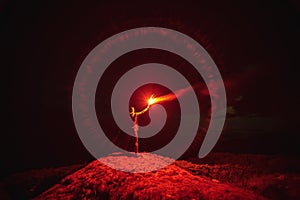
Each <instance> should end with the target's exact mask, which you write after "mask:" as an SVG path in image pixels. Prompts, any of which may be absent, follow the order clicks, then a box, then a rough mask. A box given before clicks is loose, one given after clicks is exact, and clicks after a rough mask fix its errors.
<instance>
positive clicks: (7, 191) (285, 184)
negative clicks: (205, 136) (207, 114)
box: [1, 153, 300, 199]
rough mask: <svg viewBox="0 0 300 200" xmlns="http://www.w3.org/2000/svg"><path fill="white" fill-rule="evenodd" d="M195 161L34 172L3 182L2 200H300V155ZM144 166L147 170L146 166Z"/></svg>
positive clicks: (124, 158) (124, 161) (121, 158)
mask: <svg viewBox="0 0 300 200" xmlns="http://www.w3.org/2000/svg"><path fill="white" fill-rule="evenodd" d="M144 157H145V156H144ZM105 159H113V160H114V162H115V163H120V166H121V167H128V166H130V165H133V166H138V165H137V164H136V163H134V162H133V160H135V159H141V158H138V157H135V156H129V154H127V155H125V154H124V155H123V154H115V155H113V156H111V157H107V158H105ZM146 159H147V160H148V162H149V165H150V166H153V165H156V164H157V165H158V164H160V163H157V162H161V161H162V160H161V159H158V157H157V156H156V155H153V156H149V155H147V156H146ZM191 160H192V161H193V162H194V163H198V164H192V163H191V162H188V161H176V162H175V163H174V164H172V165H170V166H168V167H165V168H163V169H161V170H158V171H156V172H149V173H146V174H143V175H142V174H133V173H125V172H120V171H116V170H114V169H111V168H109V167H107V166H105V165H103V164H101V163H99V162H98V161H93V162H91V163H89V164H87V165H74V166H70V167H64V168H54V169H43V170H32V171H30V172H24V173H19V174H14V175H12V176H10V177H7V178H6V179H4V180H3V181H2V183H1V185H2V187H1V190H2V192H1V195H2V196H1V199H5V198H3V197H6V198H12V199H20V197H23V199H26V197H27V198H30V197H37V199H47V198H50V199H51V198H54V199H84V198H87V199H108V198H111V199H119V198H121V199H136V198H139V199H147V198H148V199H149V197H150V198H151V199H160V198H163V199H176V198H183V199H198V198H201V199H216V198H217V199H218V198H219V199H224V198H225V199H263V198H267V199H299V197H300V194H299V190H298V186H299V183H300V176H299V159H297V158H296V157H284V156H265V155H246V154H242V155H236V154H226V153H225V154H224V153H215V154H211V155H210V156H208V157H206V158H205V159H203V160H197V159H191ZM144 161H145V160H144ZM142 167H147V165H146V163H143V164H142ZM66 175H67V176H66ZM55 183H56V184H55ZM43 191H46V192H44V193H43ZM41 193H42V194H41ZM5 195H6V196H5Z"/></svg>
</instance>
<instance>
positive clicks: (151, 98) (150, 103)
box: [148, 94, 156, 105]
mask: <svg viewBox="0 0 300 200" xmlns="http://www.w3.org/2000/svg"><path fill="white" fill-rule="evenodd" d="M153 96H154V95H153V94H152V95H151V97H150V98H149V99H148V105H152V104H155V103H156V98H154V97H153Z"/></svg>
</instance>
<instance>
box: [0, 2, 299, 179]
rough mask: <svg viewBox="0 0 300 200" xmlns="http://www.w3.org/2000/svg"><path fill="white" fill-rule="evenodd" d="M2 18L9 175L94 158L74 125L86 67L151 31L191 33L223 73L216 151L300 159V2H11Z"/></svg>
mask: <svg viewBox="0 0 300 200" xmlns="http://www.w3.org/2000/svg"><path fill="white" fill-rule="evenodd" d="M208 2H209V3H208ZM0 14H1V16H0V34H1V35H0V40H1V43H0V46H1V70H2V72H1V75H2V76H1V79H2V81H3V83H2V86H3V90H2V92H1V98H2V99H3V100H4V102H3V103H2V104H1V105H2V112H1V113H2V129H1V139H0V143H1V144H0V145H1V157H0V159H1V168H2V170H1V175H5V174H7V173H11V172H14V171H23V170H26V169H30V168H41V167H53V166H60V165H68V164H72V163H80V162H87V161H89V160H91V159H92V156H91V155H90V154H89V153H88V152H87V151H86V150H85V148H84V146H83V145H82V143H81V141H80V139H79V137H78V135H77V133H76V130H75V126H74V123H73V118H72V110H71V96H72V86H73V82H74V80H75V76H76V73H77V70H78V69H79V67H80V64H81V62H82V61H83V59H84V58H85V56H86V55H87V54H88V53H89V52H90V51H91V50H92V49H93V48H94V47H95V46H96V45H97V44H99V43H100V42H101V41H103V40H104V39H106V38H108V37H110V36H111V35H113V34H116V33H118V32H120V31H125V30H128V29H130V28H136V27H142V26H162V27H166V28H171V29H174V30H177V31H180V32H183V33H185V34H187V35H189V36H190V37H192V38H194V39H196V40H197V41H198V42H199V43H200V44H201V45H203V46H204V47H205V48H206V50H207V51H208V52H209V54H210V55H211V56H212V58H213V59H214V61H215V62H216V64H217V66H218V67H219V70H220V72H221V74H222V76H223V79H224V81H225V86H226V90H227V95H228V106H230V110H229V113H228V118H227V122H226V125H225V128H224V132H223V134H222V137H221V138H220V140H219V142H218V144H217V146H216V147H215V148H214V151H222V152H234V153H259V154H297V153H298V152H297V150H298V148H299V131H298V123H299V122H298V119H299V117H298V115H299V114H298V113H299V111H300V110H299V103H300V102H299V88H298V86H299V81H298V80H299V77H298V73H297V71H298V70H297V68H298V67H299V45H300V43H299V35H300V30H299V29H300V23H299V5H298V4H296V2H294V1H264V2H261V1H259V0H257V1H240V2H233V1H219V2H211V1H207V2H203V1H201V2H198V1H195V2H189V1H182V3H174V2H173V3H171V2H163V1H146V2H143V1H131V2H130V3H127V2H122V3H120V2H114V1H109V2H108V1H107V2H102V1H84V2H81V3H80V2H79V1H70V2H59V1H58V2H56V3H53V2H52V1H49V2H47V3H46V2H44V1H40V2H38V1H2V2H1V4H0Z"/></svg>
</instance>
